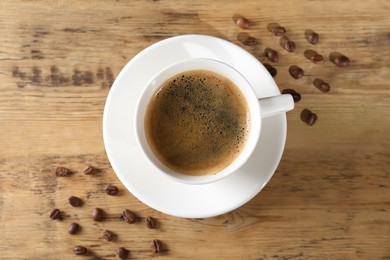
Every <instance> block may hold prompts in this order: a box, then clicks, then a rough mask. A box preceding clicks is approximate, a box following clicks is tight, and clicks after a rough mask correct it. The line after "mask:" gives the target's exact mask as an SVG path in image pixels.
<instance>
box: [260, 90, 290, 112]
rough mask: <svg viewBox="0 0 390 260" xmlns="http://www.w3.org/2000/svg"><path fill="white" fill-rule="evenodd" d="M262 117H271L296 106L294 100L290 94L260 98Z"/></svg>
mask: <svg viewBox="0 0 390 260" xmlns="http://www.w3.org/2000/svg"><path fill="white" fill-rule="evenodd" d="M259 103H260V111H261V117H262V118H265V117H270V116H274V115H277V114H280V113H283V112H287V111H290V110H292V109H293V108H294V100H293V98H292V96H291V95H290V94H283V95H278V96H273V97H267V98H259Z"/></svg>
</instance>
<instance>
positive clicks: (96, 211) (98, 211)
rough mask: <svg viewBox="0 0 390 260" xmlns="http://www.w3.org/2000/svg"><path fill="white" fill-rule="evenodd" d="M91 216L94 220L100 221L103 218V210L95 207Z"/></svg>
mask: <svg viewBox="0 0 390 260" xmlns="http://www.w3.org/2000/svg"><path fill="white" fill-rule="evenodd" d="M92 218H93V220H95V221H102V220H103V219H104V212H103V210H101V209H99V208H95V209H94V210H93V211H92Z"/></svg>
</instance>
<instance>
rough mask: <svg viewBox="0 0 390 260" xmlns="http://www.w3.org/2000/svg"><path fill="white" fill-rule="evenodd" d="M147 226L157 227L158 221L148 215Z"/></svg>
mask: <svg viewBox="0 0 390 260" xmlns="http://www.w3.org/2000/svg"><path fill="white" fill-rule="evenodd" d="M145 222H146V226H147V227H148V228H150V229H153V228H156V226H157V222H156V220H155V219H154V218H153V217H147V218H146V220H145Z"/></svg>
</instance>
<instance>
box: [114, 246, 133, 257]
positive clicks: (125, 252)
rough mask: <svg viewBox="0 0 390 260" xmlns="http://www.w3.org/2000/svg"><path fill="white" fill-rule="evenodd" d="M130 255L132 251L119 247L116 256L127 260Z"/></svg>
mask: <svg viewBox="0 0 390 260" xmlns="http://www.w3.org/2000/svg"><path fill="white" fill-rule="evenodd" d="M129 253H130V251H129V250H127V249H126V248H123V247H119V248H118V249H117V250H116V255H117V256H118V257H119V259H127V258H128V257H129Z"/></svg>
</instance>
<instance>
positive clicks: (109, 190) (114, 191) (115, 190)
mask: <svg viewBox="0 0 390 260" xmlns="http://www.w3.org/2000/svg"><path fill="white" fill-rule="evenodd" d="M104 191H105V192H106V193H107V194H108V195H111V196H114V195H117V194H118V187H117V186H114V185H106V186H104Z"/></svg>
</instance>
